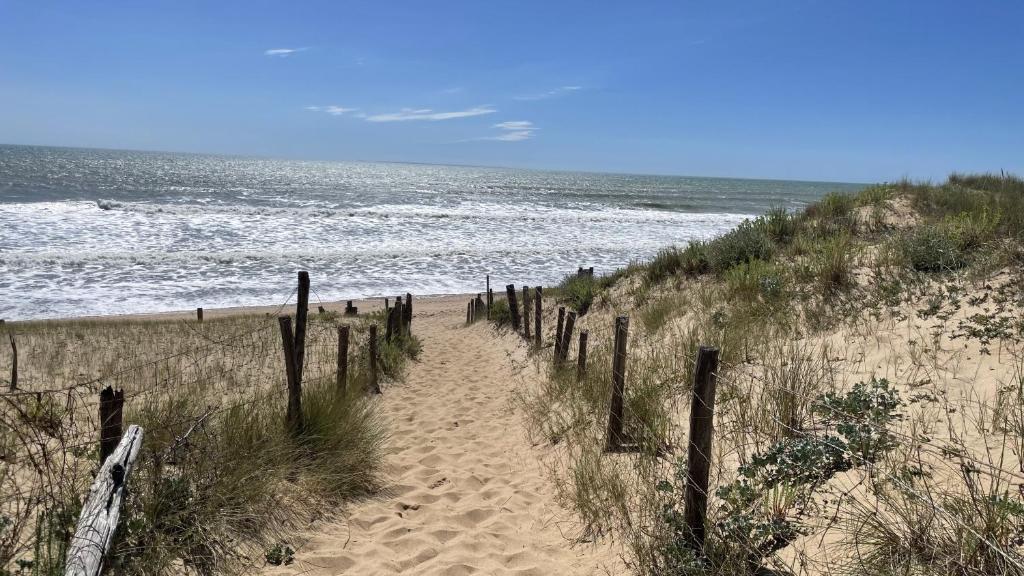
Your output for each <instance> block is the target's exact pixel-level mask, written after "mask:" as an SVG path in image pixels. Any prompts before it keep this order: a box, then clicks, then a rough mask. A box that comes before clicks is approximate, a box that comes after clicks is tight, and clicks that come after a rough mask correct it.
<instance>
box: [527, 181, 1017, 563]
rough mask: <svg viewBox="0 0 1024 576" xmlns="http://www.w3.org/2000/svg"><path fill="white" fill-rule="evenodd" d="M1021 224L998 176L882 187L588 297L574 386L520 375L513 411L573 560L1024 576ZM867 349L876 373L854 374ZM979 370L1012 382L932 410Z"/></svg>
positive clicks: (1010, 191)
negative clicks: (699, 546) (706, 399)
mask: <svg viewBox="0 0 1024 576" xmlns="http://www.w3.org/2000/svg"><path fill="white" fill-rule="evenodd" d="M1022 201H1024V182H1022V181H1021V180H1020V179H1019V178H1016V177H1014V176H1009V175H977V176H974V175H970V176H969V175H953V176H951V177H950V178H949V179H948V180H947V181H946V182H944V183H941V184H937V185H933V184H927V183H925V184H916V183H910V182H906V181H904V182H897V183H892V184H880V185H876V186H870V187H867V188H865V189H864V190H863V191H861V192H860V193H857V194H853V195H841V194H833V195H829V196H827V197H825V198H823V199H822V200H821V201H820V202H818V203H816V204H814V205H812V206H809V207H808V208H807V209H806V210H803V211H800V212H795V213H789V212H786V211H784V210H772V211H771V212H769V213H768V214H765V215H763V216H760V217H758V218H755V219H752V220H750V221H748V222H745V223H743V224H742V225H740V226H739V227H737V228H736V229H735V230H733V231H732V232H729V233H727V234H725V235H723V236H721V237H719V238H716V239H712V240H708V241H701V242H693V243H690V244H689V245H687V246H685V247H681V248H680V247H669V248H666V249H664V250H662V251H661V252H659V253H658V255H657V256H656V257H655V258H654V259H653V260H651V261H650V262H648V263H645V264H636V265H631V266H630V267H629V268H628V269H625V270H622V271H618V272H616V273H613V274H612V275H610V276H609V278H613V279H614V281H609V282H604V283H598V285H597V286H596V291H595V294H594V298H593V305H592V307H591V309H590V310H589V314H588V316H587V318H585V319H581V321H580V325H579V326H580V328H586V329H588V330H589V332H590V350H589V354H588V356H589V359H588V366H589V368H588V372H587V373H586V375H585V376H584V378H583V379H582V380H577V379H576V376H575V374H574V373H573V371H572V370H570V369H568V368H566V367H558V366H555V365H554V364H552V363H551V362H550V359H549V358H547V357H546V356H538V357H535V358H534V362H536V363H537V364H538V370H540V371H541V373H542V374H544V377H543V378H542V379H541V382H540V383H539V384H538V385H536V386H532V387H526V388H524V389H522V390H520V391H519V393H518V402H519V405H520V406H521V407H522V408H523V413H524V414H525V415H526V418H527V421H528V427H529V429H530V430H531V431H533V432H534V435H535V439H536V440H537V441H544V442H548V443H550V444H552V445H554V446H555V447H556V451H555V452H554V456H552V457H551V458H552V460H551V461H549V465H550V468H551V471H552V477H553V478H554V480H555V483H556V487H557V489H558V493H559V496H560V498H561V499H562V502H563V504H565V505H566V506H567V507H569V508H570V509H572V510H574V511H575V512H576V513H577V515H578V518H579V520H580V527H581V529H580V533H581V537H583V538H584V539H590V538H593V537H600V536H610V537H612V538H614V539H615V540H616V541H617V542H618V543H619V544H620V545H621V546H622V547H623V549H624V551H625V555H626V558H627V560H628V562H629V564H630V567H631V568H632V570H633V571H634V572H635V573H637V574H651V575H655V574H659V575H660V574H686V575H690V574H692V575H707V574H721V575H726V574H729V575H734V574H748V575H751V576H753V575H759V574H831V573H843V574H858V575H859V574H863V575H865V576H867V575H869V574H884V575H893V576H895V575H897V574H901V575H906V574H933V573H943V574H945V573H954V574H963V575H978V576H981V575H1000V576H1002V575H1020V574H1024V548H1022V545H1024V536H1022V535H1024V498H1022V496H1021V493H1020V491H1019V490H1016V489H1015V488H1014V487H1013V486H1014V485H1015V484H1014V483H1015V482H1017V481H1018V480H1019V477H1020V475H1019V470H1020V469H1024V468H1021V460H1020V458H1021V456H1020V455H1021V454H1022V453H1024V427H1022V426H1021V424H1020V422H1022V421H1024V418H1021V417H1020V414H1024V408H1022V407H1024V397H1022V396H1024V395H1022V394H1021V393H1020V390H1024V379H1022V378H1024V376H1022V374H1024V370H1022V367H1024V360H1021V358H1024V322H1020V321H1019V318H1020V316H1021V311H1022V309H1024V290H1022V289H1021V286H1024V269H1022V268H1021V266H1020V262H1022V261H1024V259H1021V258H1020V254H1021V240H1022V238H1021V234H1020V233H1021V227H1020V215H1021V214H1024V210H1022V209H1021V208H1022V207H1021V205H1020V203H1021V202H1022ZM623 313H627V314H631V315H635V316H637V317H638V318H639V322H635V323H633V325H632V332H631V334H630V352H629V359H628V362H627V371H626V379H627V386H626V398H625V402H626V409H625V414H626V424H625V427H626V430H627V435H628V437H629V440H630V443H631V444H632V445H633V447H634V450H633V451H632V452H630V453H628V454H615V455H610V454H606V453H604V452H603V447H604V440H605V439H604V434H605V426H606V423H607V418H608V415H607V410H608V402H609V397H610V396H609V394H610V392H609V382H610V379H611V374H610V365H611V353H610V352H611V345H612V335H611V325H612V318H613V317H614V316H615V315H619V314H623ZM851 340H857V341H862V340H863V341H867V342H877V344H874V345H858V348H856V349H851V347H850V346H851V344H850V341H851ZM702 344H704V345H714V346H718V347H719V348H720V349H721V359H722V363H721V365H720V367H719V371H718V400H717V404H716V415H715V418H716V422H715V424H716V436H715V445H714V455H713V458H712V461H713V470H712V482H711V485H712V488H713V490H714V491H715V493H714V494H713V495H712V497H711V499H710V508H709V517H708V524H707V529H708V534H709V536H708V543H707V547H706V549H705V550H704V551H703V554H701V553H695V552H694V551H692V550H690V549H689V548H687V547H686V545H685V530H684V528H683V526H682V524H681V511H682V492H683V489H682V487H683V480H684V478H685V453H686V450H685V446H686V426H687V424H686V418H687V414H688V406H689V404H688V403H689V394H690V382H691V381H692V372H693V365H692V363H693V358H694V355H695V352H696V350H697V347H698V346H699V345H702ZM879 346H889V347H891V350H890V351H889V352H888V353H887V354H885V355H883V356H881V357H879V358H874V357H872V359H871V360H870V362H872V364H871V365H868V364H867V362H868V360H867V359H866V358H865V357H864V355H866V354H868V353H872V350H873V349H875V348H877V347H879ZM570 356H572V353H570ZM971 362H979V368H976V369H974V371H973V372H971V374H970V375H966V376H959V375H958V374H960V371H962V370H963V369H962V368H961V365H962V364H964V363H967V364H970V363H971ZM1007 363H1009V364H1010V365H1008V364H1007ZM980 366H986V367H987V368H985V369H982V368H980ZM989 370H992V371H996V372H995V373H997V374H1006V373H1008V374H1011V376H1009V377H1006V378H1007V379H1006V380H1002V379H1000V380H999V381H998V382H997V383H995V384H991V383H990V384H986V386H988V387H991V388H994V389H998V390H999V394H998V397H996V398H991V397H982V396H976V397H975V396H966V397H959V398H952V397H947V394H949V395H952V392H951V391H949V390H950V389H958V387H960V386H963V385H964V384H963V381H964V378H966V379H967V380H968V382H969V381H970V378H988V379H989V380H991V378H992V377H991V376H986V375H987V374H988V371H989ZM876 373H881V374H891V375H893V376H896V377H895V378H893V379H886V378H878V377H875V376H874V374H876ZM951 375H955V376H951ZM999 378H1004V376H999ZM968 389H970V388H968ZM1014 479H1017V480H1014ZM821 542H829V544H827V545H826V544H821ZM821 546H828V547H829V549H830V550H829V554H827V557H828V559H827V560H822V559H820V558H819V555H818V550H819V548H820V547H821Z"/></svg>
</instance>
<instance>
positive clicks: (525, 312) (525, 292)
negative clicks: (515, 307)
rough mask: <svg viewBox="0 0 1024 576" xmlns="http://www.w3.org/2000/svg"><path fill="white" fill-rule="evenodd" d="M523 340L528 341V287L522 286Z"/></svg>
mask: <svg viewBox="0 0 1024 576" xmlns="http://www.w3.org/2000/svg"><path fill="white" fill-rule="evenodd" d="M523 338H525V339H526V341H527V342H529V341H530V287H529V286H523Z"/></svg>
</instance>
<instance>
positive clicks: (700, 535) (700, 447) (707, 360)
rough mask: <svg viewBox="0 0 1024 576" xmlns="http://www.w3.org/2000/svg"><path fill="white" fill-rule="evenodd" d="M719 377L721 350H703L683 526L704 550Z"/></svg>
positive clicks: (695, 547)
mask: <svg viewBox="0 0 1024 576" xmlns="http://www.w3.org/2000/svg"><path fill="white" fill-rule="evenodd" d="M717 376H718V348H714V347H711V346H701V347H700V350H699V351H698V352H697V366H696V368H695V369H694V372H693V403H692V404H691V407H690V444H689V448H688V450H687V455H686V467H687V470H686V491H685V493H684V496H683V523H684V524H685V525H686V532H687V534H686V539H687V544H689V546H690V547H691V548H692V549H693V550H696V551H698V552H702V551H703V550H704V529H705V522H706V520H707V513H708V479H709V476H710V472H711V437H712V435H713V433H714V425H715V384H716V381H717Z"/></svg>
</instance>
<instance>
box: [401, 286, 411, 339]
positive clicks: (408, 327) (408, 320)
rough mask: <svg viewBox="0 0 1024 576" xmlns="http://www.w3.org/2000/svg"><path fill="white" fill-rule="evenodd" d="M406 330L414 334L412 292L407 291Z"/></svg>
mask: <svg viewBox="0 0 1024 576" xmlns="http://www.w3.org/2000/svg"><path fill="white" fill-rule="evenodd" d="M403 310H405V332H406V333H407V334H412V294H411V293H409V292H406V293H405V308H403Z"/></svg>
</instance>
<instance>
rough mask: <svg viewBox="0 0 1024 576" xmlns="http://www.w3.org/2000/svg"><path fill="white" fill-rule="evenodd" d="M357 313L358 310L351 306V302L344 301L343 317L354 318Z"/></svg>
mask: <svg viewBox="0 0 1024 576" xmlns="http://www.w3.org/2000/svg"><path fill="white" fill-rule="evenodd" d="M358 313H359V308H356V307H355V306H353V305H352V301H351V300H346V301H345V316H355V315H356V314H358Z"/></svg>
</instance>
